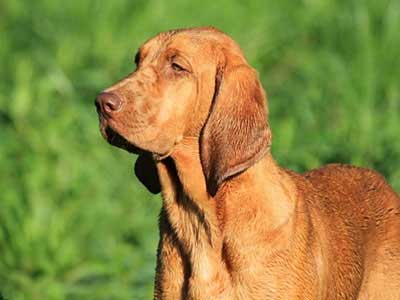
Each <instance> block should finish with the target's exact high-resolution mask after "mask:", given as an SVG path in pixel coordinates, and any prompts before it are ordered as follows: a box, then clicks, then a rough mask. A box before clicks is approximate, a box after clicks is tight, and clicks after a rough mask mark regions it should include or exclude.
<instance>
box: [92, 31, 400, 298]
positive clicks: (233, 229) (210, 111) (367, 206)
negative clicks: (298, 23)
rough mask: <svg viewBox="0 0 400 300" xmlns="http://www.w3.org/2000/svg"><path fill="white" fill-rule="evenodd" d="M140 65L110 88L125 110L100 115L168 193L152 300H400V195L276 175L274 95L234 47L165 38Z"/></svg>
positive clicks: (354, 172) (356, 183) (139, 169)
mask: <svg viewBox="0 0 400 300" xmlns="http://www.w3.org/2000/svg"><path fill="white" fill-rule="evenodd" d="M137 64H138V67H137V70H136V71H135V72H134V73H132V74H130V75H129V76H128V77H126V78H125V79H123V80H121V81H120V82H118V83H117V84H115V85H113V86H112V87H110V88H108V89H107V90H106V91H105V92H106V93H108V94H106V95H113V97H116V98H117V99H119V101H120V102H119V104H120V106H118V108H112V109H108V110H106V111H105V109H104V107H103V106H101V105H100V104H99V103H98V104H97V105H98V110H99V115H100V123H101V130H102V133H103V135H104V137H105V138H107V139H108V140H109V142H110V143H112V144H114V145H116V146H119V147H123V148H125V149H127V150H129V151H132V152H135V153H139V158H138V161H137V164H136V174H137V176H138V177H139V179H140V180H141V181H142V182H143V183H144V184H145V185H146V186H147V187H148V188H149V189H150V190H151V191H152V192H154V193H157V192H158V191H160V190H161V192H162V196H163V206H162V210H161V214H160V243H159V247H158V254H157V270H156V279H155V296H154V299H157V300H161V299H162V300H172V299H181V300H183V299H190V300H209V299H219V300H228V299H229V300H250V299H277V300H279V299H282V300H283V299H286V300H288V299H323V300H330V299H332V300H333V299H335V300H339V299H341V300H349V299H359V300H367V299H368V300H371V299H376V300H383V299H385V300H396V299H397V300H399V299H400V200H399V196H398V195H397V194H396V193H395V192H394V191H393V190H392V189H391V187H390V186H389V185H388V184H387V183H386V182H385V180H384V178H383V177H382V176H381V175H379V174H378V173H376V172H374V171H371V170H368V169H363V168H356V167H352V166H346V165H339V164H335V165H328V166H325V167H323V168H320V169H317V170H312V171H310V172H308V173H306V174H304V175H300V174H296V173H294V172H292V171H289V170H286V169H283V168H281V167H279V166H278V164H277V163H276V162H275V161H274V159H273V158H272V156H271V153H270V145H271V141H272V137H271V132H270V128H269V126H268V112H267V108H266V99H265V93H264V91H263V89H262V87H261V84H260V82H259V80H258V76H257V73H256V72H255V71H254V70H253V69H252V68H251V67H250V66H249V65H248V63H247V62H246V59H245V58H244V56H243V54H242V51H241V50H240V48H239V46H238V45H237V44H236V43H235V42H234V41H233V40H232V39H231V38H229V37H228V36H227V35H225V34H224V33H222V32H220V31H218V30H216V29H214V28H208V27H207V28H192V29H184V30H176V31H169V32H166V33H162V34H159V35H158V36H156V37H154V38H152V39H150V40H149V41H147V42H146V43H145V44H144V45H143V46H142V47H141V49H140V51H139V53H138V55H137ZM103 98H104V97H103ZM98 101H99V100H98ZM114 106H115V105H114ZM114 106H113V107H114Z"/></svg>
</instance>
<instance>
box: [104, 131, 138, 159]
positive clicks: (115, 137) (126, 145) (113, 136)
mask: <svg viewBox="0 0 400 300" xmlns="http://www.w3.org/2000/svg"><path fill="white" fill-rule="evenodd" d="M101 133H102V135H103V137H104V138H105V139H106V140H107V142H108V143H109V144H111V145H113V146H115V147H118V148H121V149H124V150H126V151H128V152H129V153H133V154H141V153H143V152H144V150H142V149H140V148H138V147H136V146H135V145H133V144H131V143H130V142H129V141H128V140H126V139H125V138H124V137H123V136H122V135H120V134H119V133H118V132H116V131H115V130H114V129H113V128H111V127H110V126H105V127H104V128H101Z"/></svg>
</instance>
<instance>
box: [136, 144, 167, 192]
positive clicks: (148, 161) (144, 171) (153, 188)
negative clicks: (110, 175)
mask: <svg viewBox="0 0 400 300" xmlns="http://www.w3.org/2000/svg"><path fill="white" fill-rule="evenodd" d="M135 174H136V177H137V178H138V179H139V181H140V182H141V183H143V185H144V186H145V187H146V188H147V189H148V190H149V191H150V192H151V193H153V194H158V193H159V192H160V191H161V185H160V180H159V178H158V173H157V168H156V166H155V164H154V161H153V158H152V156H151V153H147V152H146V153H142V154H140V155H139V157H138V158H137V160H136V163H135Z"/></svg>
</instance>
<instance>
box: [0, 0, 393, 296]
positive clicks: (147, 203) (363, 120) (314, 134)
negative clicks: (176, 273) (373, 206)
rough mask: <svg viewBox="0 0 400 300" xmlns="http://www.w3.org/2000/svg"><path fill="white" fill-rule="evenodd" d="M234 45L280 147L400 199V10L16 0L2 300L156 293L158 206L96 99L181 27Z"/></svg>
mask: <svg viewBox="0 0 400 300" xmlns="http://www.w3.org/2000/svg"><path fill="white" fill-rule="evenodd" d="M196 25H214V26H216V27H219V28H221V29H222V30H224V31H225V32H227V33H229V34H230V35H232V36H233V37H234V38H235V39H236V40H237V41H238V42H239V43H240V44H241V45H242V47H243V49H244V52H245V53H246V55H247V57H248V60H249V61H250V62H251V64H252V65H253V66H255V67H256V68H257V69H258V70H259V72H260V76H261V79H262V82H263V84H264V87H265V88H266V90H267V93H268V96H269V107H270V112H271V113H270V122H271V126H272V129H273V149H272V151H273V153H274V155H275V157H276V159H277V160H278V161H279V162H280V163H281V164H282V165H283V166H286V167H290V168H293V169H295V170H297V171H304V170H306V169H309V168H313V167H317V166H319V165H322V164H324V163H328V162H334V161H335V162H344V163H352V164H356V165H362V166H367V167H371V168H374V169H377V170H378V171H380V172H382V173H383V174H384V175H385V176H386V178H387V179H388V181H389V182H390V183H391V184H392V185H393V186H394V187H395V188H396V189H397V190H400V166H399V162H400V138H399V137H400V118H399V114H400V85H399V82H400V55H399V51H400V34H399V28H400V1H399V0H392V1H386V0H383V1H374V0H371V1H356V0H354V1H326V0H304V1H289V0H281V1H272V0H271V1H262V0H260V1H250V2H249V3H247V4H246V2H244V1H228V0H222V1H211V0H202V1H200V0H194V1H184V0H176V1H161V0H148V1H144V0H143V1H129V0H116V1H85V0H80V1H78V0H70V1H63V2H59V1H53V0H38V1H19V0H5V1H3V2H1V3H0V166H1V167H0V168H1V172H0V292H1V294H2V296H3V297H4V298H6V299H9V300H25V299H26V300H44V299H46V300H59V299H68V300H75V299H96V300H102V299H107V300H114V299H115V300H117V299H118V300H119V299H134V300H136V299H138V300H139V299H151V294H152V282H153V275H154V264H155V249H156V244H157V215H158V210H159V207H160V199H159V197H158V196H150V194H148V193H147V192H146V191H145V189H144V188H143V187H142V186H141V185H140V184H139V183H138V182H137V180H136V179H135V178H134V175H133V163H134V158H133V157H131V156H130V155H129V154H127V153H124V152H122V151H120V150H117V149H115V148H112V147H110V146H108V145H107V144H106V143H105V142H104V141H103V140H102V138H101V136H100V134H99V132H98V121H97V115H96V113H95V110H94V106H93V100H94V97H95V95H96V93H97V92H98V91H100V90H102V89H103V88H105V87H107V86H108V85H110V84H111V83H113V82H114V81H116V80H117V79H119V78H121V77H122V76H123V75H125V74H126V73H127V72H129V71H131V70H132V69H133V68H134V66H133V57H134V54H135V51H136V49H137V48H138V46H139V45H140V44H141V43H142V42H144V41H145V40H146V39H148V38H149V37H151V36H153V35H154V34H156V33H158V32H160V31H164V30H167V29H171V28H179V27H187V26H196Z"/></svg>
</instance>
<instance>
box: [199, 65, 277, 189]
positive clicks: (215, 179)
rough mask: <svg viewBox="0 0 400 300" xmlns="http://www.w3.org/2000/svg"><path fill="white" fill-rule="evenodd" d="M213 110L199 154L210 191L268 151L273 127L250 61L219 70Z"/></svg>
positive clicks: (205, 127)
mask: <svg viewBox="0 0 400 300" xmlns="http://www.w3.org/2000/svg"><path fill="white" fill-rule="evenodd" d="M216 78H217V80H216V87H215V89H216V90H215V94H214V100H213V104H212V107H211V112H210V114H209V117H208V119H207V121H206V124H205V126H204V128H203V131H202V136H201V142H200V158H201V164H202V167H203V172H204V174H205V177H206V182H207V189H208V192H209V193H210V194H211V195H212V196H214V195H215V194H216V192H217V190H218V188H219V186H220V185H221V183H222V182H223V181H225V180H226V179H227V178H229V177H232V176H234V175H236V174H238V173H240V172H242V171H244V170H246V169H247V168H249V167H250V166H252V165H253V164H255V163H256V162H257V161H258V160H260V159H261V158H262V157H264V156H265V155H266V153H267V152H268V151H269V148H270V145H271V131H270V128H269V126H268V121H267V117H268V113H267V109H266V103H265V93H264V91H263V89H262V87H261V84H260V81H259V79H258V75H257V73H256V71H255V70H253V69H252V68H250V67H249V66H248V65H247V64H241V65H237V66H234V67H230V68H229V66H228V67H227V68H225V69H224V70H219V71H217V77H216Z"/></svg>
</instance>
